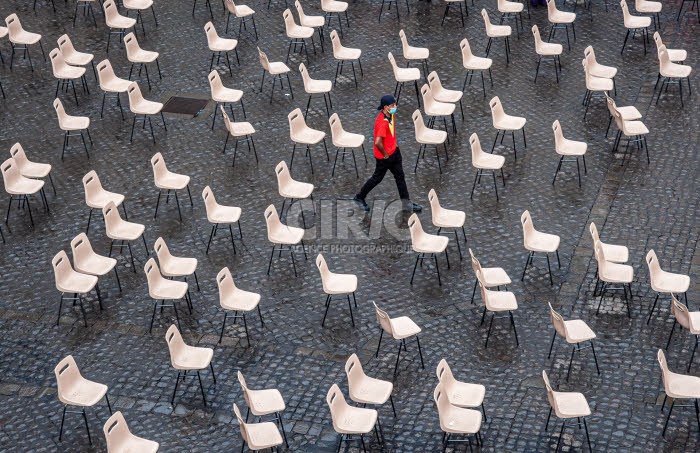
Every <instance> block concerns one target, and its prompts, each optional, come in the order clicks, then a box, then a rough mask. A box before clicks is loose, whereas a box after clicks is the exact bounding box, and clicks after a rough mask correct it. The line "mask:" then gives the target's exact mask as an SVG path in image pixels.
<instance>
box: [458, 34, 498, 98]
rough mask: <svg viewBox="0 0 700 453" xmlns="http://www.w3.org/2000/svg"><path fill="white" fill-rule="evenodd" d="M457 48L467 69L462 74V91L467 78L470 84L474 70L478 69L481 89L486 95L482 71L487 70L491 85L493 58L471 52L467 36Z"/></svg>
mask: <svg viewBox="0 0 700 453" xmlns="http://www.w3.org/2000/svg"><path fill="white" fill-rule="evenodd" d="M459 48H460V49H461V51H462V66H464V69H466V70H467V75H466V76H464V85H463V86H462V91H464V90H465V88H466V87H467V80H469V85H471V84H472V78H473V77H474V71H479V75H480V76H481V89H482V90H483V92H484V97H486V84H485V83H484V71H486V70H488V71H489V79H491V87H493V77H492V76H491V65H492V64H493V60H492V59H490V58H484V57H477V56H476V55H474V54H473V53H472V49H471V46H470V45H469V41H468V40H467V38H464V39H463V40H462V41H461V42H460V43H459Z"/></svg>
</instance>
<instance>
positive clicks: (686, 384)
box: [656, 349, 700, 437]
mask: <svg viewBox="0 0 700 453" xmlns="http://www.w3.org/2000/svg"><path fill="white" fill-rule="evenodd" d="M656 358H657V360H658V361H659V366H660V367H661V379H662V381H663V383H664V401H663V403H662V404H661V411H662V412H663V409H664V405H665V404H666V399H667V398H671V407H670V408H669V410H668V416H666V422H665V423H664V429H663V431H662V432H661V437H663V436H664V435H666V428H668V421H669V420H670V419H671V412H673V406H675V405H676V400H677V399H688V400H694V401H693V405H694V406H695V414H696V415H697V414H698V413H700V403H699V402H698V399H700V377H697V376H689V375H685V374H678V373H674V372H672V371H671V370H669V369H668V364H667V363H666V355H665V354H664V352H663V351H662V350H661V349H659V351H658V352H657V353H656ZM688 369H690V368H688ZM679 407H681V406H679ZM685 407H688V406H685ZM698 428H700V420H698Z"/></svg>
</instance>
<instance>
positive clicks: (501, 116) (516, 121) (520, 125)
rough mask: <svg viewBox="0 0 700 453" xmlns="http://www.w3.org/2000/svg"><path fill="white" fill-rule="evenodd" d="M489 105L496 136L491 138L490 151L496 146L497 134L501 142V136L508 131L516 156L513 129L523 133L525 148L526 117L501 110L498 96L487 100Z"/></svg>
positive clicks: (501, 106) (516, 156) (525, 145)
mask: <svg viewBox="0 0 700 453" xmlns="http://www.w3.org/2000/svg"><path fill="white" fill-rule="evenodd" d="M489 107H491V120H492V121H493V127H494V129H496V131H497V132H496V138H495V139H494V140H493V146H491V153H492V154H493V150H494V148H496V142H497V141H498V136H499V135H501V134H503V135H502V136H501V143H503V138H504V137H505V136H506V133H507V132H509V133H510V135H511V136H512V138H513V155H514V156H515V158H516V159H517V158H518V153H517V150H516V147H515V131H522V133H523V146H524V147H525V148H527V139H526V138H525V123H526V122H527V119H526V118H523V117H522V116H513V115H508V114H506V112H505V111H504V110H503V105H502V104H501V100H500V99H499V97H498V96H494V97H493V98H492V99H491V100H490V101H489Z"/></svg>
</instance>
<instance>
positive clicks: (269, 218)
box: [265, 204, 308, 277]
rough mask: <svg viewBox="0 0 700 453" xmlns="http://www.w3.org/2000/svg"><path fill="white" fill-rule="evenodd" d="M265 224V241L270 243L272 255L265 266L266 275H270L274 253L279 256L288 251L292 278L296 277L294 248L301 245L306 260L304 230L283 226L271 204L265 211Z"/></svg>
mask: <svg viewBox="0 0 700 453" xmlns="http://www.w3.org/2000/svg"><path fill="white" fill-rule="evenodd" d="M265 224H266V225H267V240H268V241H270V242H271V243H272V253H271V254H270V262H269V264H268V265H267V275H270V267H271V266H272V258H274V256H275V252H279V253H280V254H281V253H282V252H283V251H289V254H290V255H291V258H292V267H293V268H294V276H295V277H296V276H297V266H296V263H295V261H294V246H296V245H301V249H302V250H303V252H304V259H308V257H307V256H306V247H304V230H303V229H302V228H297V227H293V226H288V225H285V224H283V223H282V222H281V221H280V218H279V216H278V215H277V209H275V205H273V204H271V205H270V206H268V207H267V209H265Z"/></svg>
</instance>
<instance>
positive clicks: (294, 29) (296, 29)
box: [287, 24, 314, 39]
mask: <svg viewBox="0 0 700 453" xmlns="http://www.w3.org/2000/svg"><path fill="white" fill-rule="evenodd" d="M313 35H314V29H313V28H311V27H304V26H303V25H296V24H294V26H290V27H289V28H288V29H287V37H288V38H292V39H306V38H310V37H312V36H313Z"/></svg>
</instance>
